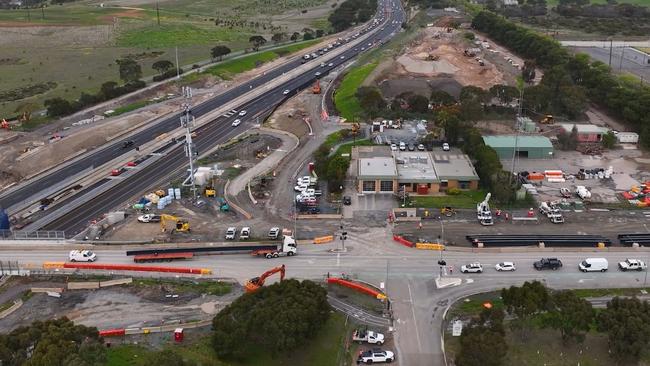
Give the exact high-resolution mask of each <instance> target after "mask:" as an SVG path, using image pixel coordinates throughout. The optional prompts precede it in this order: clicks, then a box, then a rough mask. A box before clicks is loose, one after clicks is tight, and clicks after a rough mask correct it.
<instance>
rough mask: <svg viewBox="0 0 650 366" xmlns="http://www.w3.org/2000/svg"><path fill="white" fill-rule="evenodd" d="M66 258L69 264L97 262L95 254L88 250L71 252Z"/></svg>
mask: <svg viewBox="0 0 650 366" xmlns="http://www.w3.org/2000/svg"><path fill="white" fill-rule="evenodd" d="M68 257H69V259H70V262H94V261H96V260H97V254H95V253H93V252H92V251H90V250H72V251H70V254H69V255H68Z"/></svg>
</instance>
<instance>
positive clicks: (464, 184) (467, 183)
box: [458, 180, 472, 189]
mask: <svg viewBox="0 0 650 366" xmlns="http://www.w3.org/2000/svg"><path fill="white" fill-rule="evenodd" d="M471 183H472V182H470V181H468V180H459V181H458V188H460V189H469V188H470V184H471Z"/></svg>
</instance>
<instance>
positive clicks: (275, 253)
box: [126, 236, 298, 259]
mask: <svg viewBox="0 0 650 366" xmlns="http://www.w3.org/2000/svg"><path fill="white" fill-rule="evenodd" d="M297 251H298V249H297V246H296V241H295V240H294V239H293V238H292V237H291V236H284V238H283V240H282V243H281V244H270V245H269V244H260V245H236V244H235V245H227V246H219V247H199V248H165V249H162V248H161V249H142V250H128V251H127V252H126V255H127V256H131V255H134V256H142V255H158V256H161V255H174V254H177V255H178V254H187V253H189V254H192V255H199V254H232V253H251V255H254V256H264V257H266V258H269V259H270V258H277V257H281V256H285V255H287V256H293V255H295V254H296V253H297Z"/></svg>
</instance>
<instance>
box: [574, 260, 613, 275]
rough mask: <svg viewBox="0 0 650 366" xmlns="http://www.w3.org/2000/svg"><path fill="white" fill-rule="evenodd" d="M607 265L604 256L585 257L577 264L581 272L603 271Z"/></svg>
mask: <svg viewBox="0 0 650 366" xmlns="http://www.w3.org/2000/svg"><path fill="white" fill-rule="evenodd" d="M608 267H609V263H608V262H607V259H605V258H587V259H585V260H583V261H582V262H580V264H579V265H578V268H580V270H581V271H582V272H598V271H600V272H605V271H607V268H608Z"/></svg>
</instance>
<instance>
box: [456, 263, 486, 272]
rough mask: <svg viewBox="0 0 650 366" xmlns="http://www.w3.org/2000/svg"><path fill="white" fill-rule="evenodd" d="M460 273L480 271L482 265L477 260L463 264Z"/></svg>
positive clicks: (481, 270)
mask: <svg viewBox="0 0 650 366" xmlns="http://www.w3.org/2000/svg"><path fill="white" fill-rule="evenodd" d="M460 271H461V272H462V273H482V272H483V266H482V265H481V263H479V262H474V263H469V264H465V265H463V266H461V267H460Z"/></svg>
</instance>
